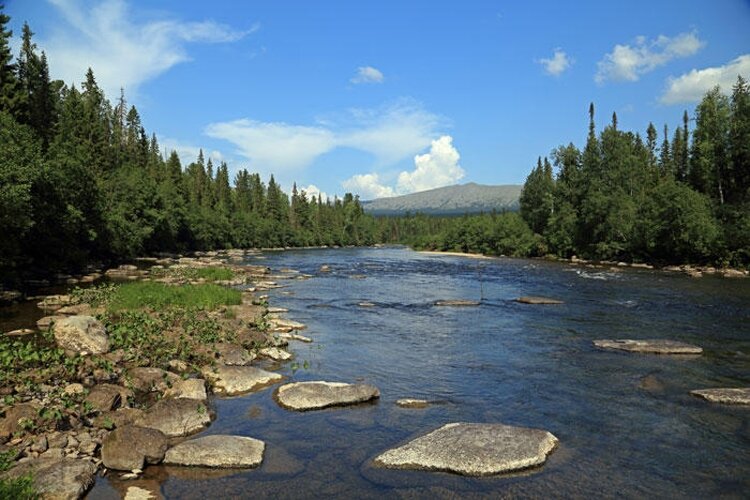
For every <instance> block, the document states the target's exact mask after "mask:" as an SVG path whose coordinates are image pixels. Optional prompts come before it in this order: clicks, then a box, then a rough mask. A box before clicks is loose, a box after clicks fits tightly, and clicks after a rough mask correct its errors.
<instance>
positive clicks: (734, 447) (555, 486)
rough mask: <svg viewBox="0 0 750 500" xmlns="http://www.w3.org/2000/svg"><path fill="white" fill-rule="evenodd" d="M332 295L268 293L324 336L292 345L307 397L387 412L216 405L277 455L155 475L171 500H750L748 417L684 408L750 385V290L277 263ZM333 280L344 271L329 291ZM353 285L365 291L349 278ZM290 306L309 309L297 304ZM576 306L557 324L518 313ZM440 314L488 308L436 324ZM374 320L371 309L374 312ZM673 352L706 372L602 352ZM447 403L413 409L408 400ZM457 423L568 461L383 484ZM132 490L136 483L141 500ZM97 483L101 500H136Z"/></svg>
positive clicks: (372, 257) (337, 262)
mask: <svg viewBox="0 0 750 500" xmlns="http://www.w3.org/2000/svg"><path fill="white" fill-rule="evenodd" d="M266 257H267V259H266V260H264V264H266V265H269V266H271V267H272V268H274V269H280V268H285V267H291V268H294V269H298V270H300V271H302V272H305V273H310V274H315V275H316V278H315V279H312V280H307V281H296V280H293V281H289V282H285V283H284V284H288V285H289V289H288V290H284V291H271V292H270V296H271V299H270V300H271V303H272V305H274V306H280V307H286V308H288V309H289V310H290V312H289V313H288V316H289V317H290V318H292V319H294V320H298V321H302V322H304V323H306V324H307V325H308V326H309V329H308V330H307V331H306V332H305V335H308V336H310V337H312V338H313V339H315V342H314V343H313V344H309V345H308V344H301V343H293V344H292V346H291V347H292V350H293V351H294V353H295V355H296V360H297V361H298V363H299V365H300V366H301V365H302V362H303V361H308V363H309V368H308V369H301V370H297V371H295V372H292V370H291V369H290V368H289V365H286V366H285V367H283V368H282V371H283V372H284V374H285V375H287V376H288V377H290V378H291V379H294V380H313V379H325V380H333V381H363V382H367V383H372V384H374V385H376V386H378V387H379V388H380V390H381V393H382V396H381V399H380V401H379V402H378V403H377V404H373V405H364V406H358V407H353V408H346V409H329V410H323V411H315V412H306V413H293V412H288V411H285V410H283V409H281V408H279V407H278V406H277V405H276V404H275V403H274V402H273V398H272V397H271V394H272V391H271V390H266V391H263V392H260V393H257V394H252V395H249V396H245V397H239V398H232V399H224V400H215V401H214V404H215V406H216V409H217V412H218V420H217V421H216V422H215V423H214V424H213V425H212V426H211V427H210V428H209V430H208V431H207V432H208V433H216V434H218V433H222V434H223V433H235V434H242V435H248V436H252V437H255V438H258V439H262V440H264V441H265V442H266V443H267V453H266V457H265V461H264V463H263V465H262V466H261V467H260V468H259V469H257V470H252V471H239V472H235V471H231V473H229V472H227V471H220V472H211V471H208V472H207V471H196V470H185V469H182V470H180V469H175V468H167V467H149V468H148V470H147V472H146V475H145V477H144V479H143V480H142V481H146V482H147V484H148V485H149V486H153V484H154V483H156V484H159V485H160V486H161V493H162V494H163V495H164V496H166V497H167V498H215V497H238V498H242V497H249V496H252V497H274V498H298V497H310V496H315V497H329V496H330V497H356V498H382V497H383V496H388V497H403V498H453V497H456V496H460V497H462V498H474V497H482V498H484V497H489V496H493V497H497V496H556V497H559V496H563V497H570V496H587V497H589V496H604V497H614V496H624V497H640V496H649V497H675V496H682V497H685V496H688V497H704V498H705V497H714V496H728V497H743V496H745V495H747V492H748V491H750V453H748V450H750V410H749V409H748V408H740V407H730V406H716V405H711V404H708V403H706V402H704V401H701V400H698V399H697V398H693V397H691V396H690V395H689V394H688V391H689V390H691V389H696V388H703V387H715V386H740V385H748V384H750V332H749V331H748V325H750V307H748V306H749V305H750V281H748V280H727V279H720V278H709V277H707V278H703V279H701V280H691V279H689V278H684V277H682V276H674V275H667V274H663V273H659V272H653V271H642V270H639V271H634V270H623V271H620V270H617V272H610V271H608V270H605V271H600V270H596V269H586V270H583V269H576V268H573V267H571V266H566V265H561V264H551V263H545V262H529V261H524V260H513V259H498V260H481V261H480V260H472V259H465V258H460V257H442V256H432V255H422V254H418V253H414V252H411V251H409V250H406V249H401V248H384V249H352V250H349V249H346V250H345V249H339V250H315V251H297V252H283V253H270V254H267V256H266ZM323 264H328V265H329V266H330V268H331V270H330V272H328V273H320V274H319V273H318V272H317V271H318V269H319V268H320V266H321V265H323ZM352 276H355V277H358V278H361V277H366V279H350V278H351V277H352ZM286 292H293V294H288V293H286ZM521 295H542V296H548V297H554V298H560V299H563V300H564V301H565V304H563V305H559V306H533V305H524V304H518V303H515V302H513V299H514V298H516V297H518V296H521ZM439 299H470V300H481V301H482V303H481V305H480V306H479V307H470V308H451V307H443V308H441V307H434V306H433V304H434V302H435V301H436V300H439ZM362 302H369V303H372V304H374V305H375V307H367V308H363V307H360V306H359V304H360V303H362ZM623 337H625V338H670V339H675V340H682V341H686V342H690V343H696V344H698V345H701V346H702V347H703V348H704V349H705V355H704V356H701V357H698V358H692V359H690V358H685V357H663V356H649V355H632V354H625V353H617V352H605V351H598V350H595V349H594V348H593V347H592V345H591V341H592V340H594V339H597V338H623ZM404 397H415V398H424V399H429V400H437V401H439V402H440V404H435V405H433V406H430V407H428V408H427V409H421V410H415V409H404V408H399V407H397V406H396V405H395V401H396V400H397V399H399V398H404ZM451 421H466V422H502V423H506V424H515V425H523V426H530V427H541V428H545V429H547V430H549V431H551V432H552V433H554V434H555V435H556V436H557V437H558V438H559V439H560V441H561V446H560V447H559V448H558V449H557V450H556V451H555V452H554V453H553V454H552V455H551V456H550V459H549V461H548V462H547V464H546V465H545V466H544V467H543V468H541V469H537V470H534V471H530V472H526V473H523V474H517V475H512V476H502V477H494V478H483V479H474V478H463V477H460V476H456V475H451V474H445V473H426V472H414V471H392V470H381V469H376V468H373V467H371V465H370V461H371V459H372V458H373V457H374V456H376V455H377V454H379V453H380V452H382V451H383V450H385V449H387V448H390V447H393V446H396V445H399V444H401V443H403V442H404V441H406V440H408V439H410V438H412V437H415V436H417V435H419V434H422V433H425V432H427V431H429V430H432V429H433V428H435V427H438V426H440V425H443V424H444V423H446V422H451ZM125 486H126V485H125ZM123 487H124V486H123V484H121V483H118V482H117V480H116V479H113V480H111V481H109V480H106V479H100V480H99V482H98V483H97V486H96V488H95V489H94V490H93V491H92V492H91V494H90V498H108V497H112V496H117V495H118V493H117V492H122V491H123Z"/></svg>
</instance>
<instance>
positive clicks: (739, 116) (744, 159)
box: [729, 76, 750, 202]
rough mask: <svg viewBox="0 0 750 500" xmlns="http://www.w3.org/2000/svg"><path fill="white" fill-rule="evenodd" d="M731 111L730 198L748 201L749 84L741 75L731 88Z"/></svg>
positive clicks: (749, 161)
mask: <svg viewBox="0 0 750 500" xmlns="http://www.w3.org/2000/svg"><path fill="white" fill-rule="evenodd" d="M731 113H732V115H731V119H730V123H729V129H730V131H729V156H730V158H731V167H732V171H731V191H732V192H731V200H732V201H734V202H741V201H744V200H748V201H750V85H748V82H747V81H746V80H745V79H744V78H742V76H738V77H737V83H735V85H734V87H733V88H732V98H731Z"/></svg>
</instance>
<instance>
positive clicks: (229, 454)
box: [164, 435, 266, 468]
mask: <svg viewBox="0 0 750 500" xmlns="http://www.w3.org/2000/svg"><path fill="white" fill-rule="evenodd" d="M265 448H266V445H265V443H264V442H263V441H260V440H258V439H253V438H251V437H245V436H226V435H213V436H205V437H201V438H198V439H192V440H190V441H184V442H182V443H180V444H178V445H177V446H175V447H173V448H170V449H169V450H168V451H167V454H166V456H165V457H164V463H165V464H171V465H188V466H196V467H222V468H252V467H257V466H259V465H260V463H261V462H262V461H263V451H264V450H265Z"/></svg>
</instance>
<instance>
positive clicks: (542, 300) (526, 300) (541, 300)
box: [516, 296, 564, 304]
mask: <svg viewBox="0 0 750 500" xmlns="http://www.w3.org/2000/svg"><path fill="white" fill-rule="evenodd" d="M516 302H520V303H521V304H563V303H564V302H563V301H562V300H557V299H549V298H547V297H531V296H529V297H518V298H517V299H516Z"/></svg>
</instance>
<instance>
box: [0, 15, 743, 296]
mask: <svg viewBox="0 0 750 500" xmlns="http://www.w3.org/2000/svg"><path fill="white" fill-rule="evenodd" d="M9 20H10V18H9V17H8V16H7V15H4V14H2V11H0V234H2V235H3V238H2V239H0V276H2V281H3V282H5V283H6V284H7V283H12V282H14V281H18V280H20V279H23V278H25V277H28V276H32V275H35V274H52V273H55V272H61V271H62V272H72V271H75V270H80V269H82V268H83V267H85V266H86V265H88V264H90V263H93V262H115V261H122V260H127V259H130V258H133V257H136V256H139V255H145V254H154V253H158V252H186V251H191V250H208V249H215V248H229V247H234V248H248V247H286V246H292V247H301V246H319V245H328V246H333V245H342V246H343V245H371V244H373V243H378V242H385V243H405V244H409V245H412V246H414V247H417V248H427V249H436V250H459V251H464V252H480V253H485V254H490V255H513V256H545V255H550V254H552V255H557V256H560V257H570V256H572V255H578V256H582V257H586V258H592V259H612V260H627V261H644V262H653V263H683V262H693V263H714V264H718V265H722V266H737V267H745V266H748V264H750V88H749V87H748V84H747V82H746V81H745V80H744V79H742V78H741V77H740V78H738V79H737V83H736V84H735V86H734V88H733V91H732V93H731V96H725V95H723V94H722V93H721V92H720V91H719V89H718V88H716V89H714V90H712V91H710V92H708V93H707V94H706V95H705V97H704V98H703V100H702V101H701V102H700V104H698V106H697V108H696V110H695V113H694V118H693V119H694V122H695V124H694V126H693V129H692V131H691V130H689V129H690V122H691V118H690V117H689V116H688V114H687V112H685V114H684V117H683V123H682V125H681V126H678V127H677V128H676V129H675V130H674V133H673V135H672V138H671V140H670V137H669V134H668V129H667V127H666V126H665V127H664V130H663V139H662V140H661V142H660V141H659V134H658V133H657V130H656V128H655V127H654V126H653V125H649V127H648V129H647V131H646V135H645V140H644V138H642V137H641V135H640V134H638V133H633V132H624V131H621V130H619V129H618V124H617V116H616V115H614V114H613V116H612V121H611V124H609V125H608V126H607V127H605V128H604V129H603V130H602V131H601V132H600V133H599V134H598V135H597V132H596V129H595V126H594V107H593V104H592V105H591V107H590V110H589V115H590V125H589V133H588V139H587V141H586V144H585V147H584V148H583V149H582V150H581V149H579V148H577V147H576V146H575V145H573V144H572V143H571V144H568V145H564V146H560V147H558V148H556V149H555V150H554V151H552V153H551V155H550V156H549V157H545V158H544V159H542V158H540V159H539V161H538V163H537V165H536V167H535V168H534V169H533V170H532V171H531V173H530V174H529V176H528V178H527V180H526V183H525V185H524V189H523V192H522V195H521V200H520V207H521V208H520V213H515V212H507V213H499V214H497V213H491V214H480V215H471V216H469V215H467V216H464V217H453V218H440V217H428V216H424V215H419V214H415V215H408V216H405V217H395V218H375V217H372V216H370V215H368V214H365V213H364V211H363V209H362V206H361V205H360V203H359V200H358V198H357V197H356V196H353V195H351V194H346V195H345V196H344V197H343V199H338V198H335V199H333V200H330V199H327V200H323V199H321V197H320V196H318V197H312V198H311V197H309V196H308V195H307V193H305V191H298V190H297V188H296V186H293V188H292V190H291V194H290V195H288V194H286V193H285V192H284V191H282V189H281V187H280V186H279V184H278V183H277V182H276V181H275V179H274V177H273V176H270V178H269V179H268V181H267V182H264V180H263V179H261V178H260V176H259V174H257V173H250V172H248V171H247V170H245V169H242V170H239V171H238V172H237V173H236V174H235V175H234V176H233V178H232V179H230V174H229V169H228V166H227V164H226V163H224V162H222V163H220V164H219V165H214V164H213V163H212V160H211V159H210V158H209V159H208V160H206V159H205V158H204V156H203V154H202V153H201V154H199V155H198V158H196V159H195V160H194V161H193V162H191V163H190V164H188V165H182V163H181V161H180V158H179V156H178V155H177V153H176V152H174V151H171V152H166V151H161V149H160V147H159V144H158V141H157V139H156V134H151V135H149V134H148V133H147V132H146V130H145V128H144V125H143V124H142V123H141V118H140V116H139V113H138V110H137V109H136V108H135V106H128V103H127V101H126V98H125V94H124V92H121V94H120V96H119V99H117V101H116V102H114V103H112V102H110V101H109V100H108V99H107V98H106V96H105V95H104V92H103V91H102V90H101V88H100V87H99V86H98V85H97V82H96V78H95V76H94V73H93V71H92V70H90V69H89V71H88V72H87V73H86V75H85V77H84V80H83V82H82V84H81V85H80V89H79V88H78V87H76V86H75V85H70V86H68V85H66V84H64V83H63V82H62V81H60V80H54V79H52V78H51V77H50V74H49V65H48V61H47V58H46V55H45V53H44V52H43V51H39V49H38V48H37V46H36V45H35V43H34V39H33V36H34V34H33V32H32V31H31V29H30V27H29V26H28V25H24V27H23V32H22V36H21V48H20V52H19V54H18V55H17V57H14V55H13V54H12V51H11V44H10V41H11V37H12V32H11V31H10V30H9V29H8V28H7V24H8V22H9Z"/></svg>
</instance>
